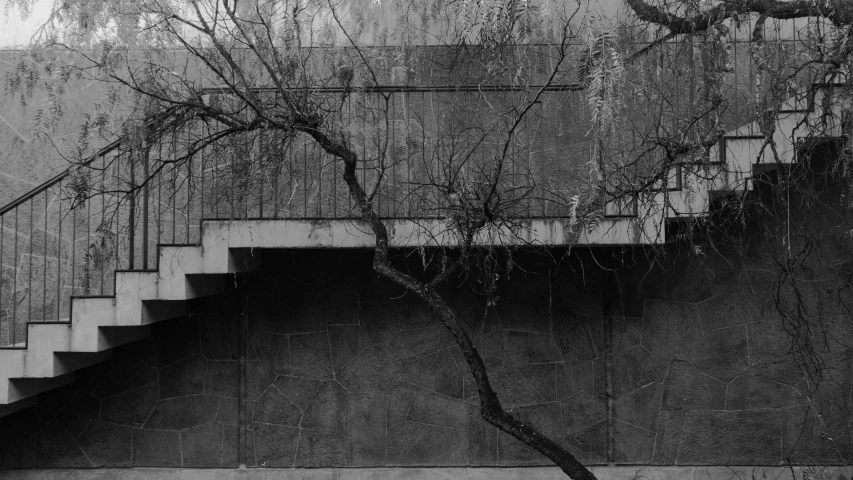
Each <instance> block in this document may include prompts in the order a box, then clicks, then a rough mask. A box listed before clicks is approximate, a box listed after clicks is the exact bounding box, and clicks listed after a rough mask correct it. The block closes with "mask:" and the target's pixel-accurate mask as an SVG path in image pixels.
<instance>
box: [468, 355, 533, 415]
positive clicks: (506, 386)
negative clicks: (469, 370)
mask: <svg viewBox="0 0 853 480" xmlns="http://www.w3.org/2000/svg"><path fill="white" fill-rule="evenodd" d="M489 380H491V383H492V388H493V389H494V390H495V392H496V393H497V395H498V397H499V398H500V400H501V402H502V403H503V405H504V407H505V408H510V407H513V406H517V405H530V404H534V403H542V397H541V396H540V395H539V393H538V392H537V391H536V388H535V387H534V386H533V385H531V383H530V382H528V381H527V379H526V378H524V376H522V375H521V373H519V372H518V370H517V369H516V368H515V367H513V365H512V364H511V363H509V362H508V361H503V362H500V363H497V364H495V365H493V366H491V367H490V368H489ZM463 381H464V382H465V383H464V385H463V388H464V389H465V400H466V401H468V402H479V396H478V394H477V388H476V385H474V380H473V378H472V377H471V375H465V376H464V377H463Z"/></svg>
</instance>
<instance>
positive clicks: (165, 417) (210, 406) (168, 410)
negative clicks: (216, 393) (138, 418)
mask: <svg viewBox="0 0 853 480" xmlns="http://www.w3.org/2000/svg"><path fill="white" fill-rule="evenodd" d="M218 411H219V397H212V396H210V395H191V396H188V397H178V398H170V399H168V400H161V401H160V403H158V404H157V407H156V408H155V409H154V412H153V413H151V416H150V417H149V418H148V421H146V422H145V427H144V428H153V429H157V430H183V429H185V428H190V427H196V426H199V425H203V424H205V423H210V422H212V421H214V420H216V413H217V412H218Z"/></svg>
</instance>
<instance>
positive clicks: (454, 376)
mask: <svg viewBox="0 0 853 480" xmlns="http://www.w3.org/2000/svg"><path fill="white" fill-rule="evenodd" d="M455 356H456V357H461V352H460V351H459V349H458V348H457V347H456V346H455V345H454V346H451V347H448V348H446V349H444V350H441V351H439V352H438V353H437V354H436V356H435V360H436V363H435V370H434V371H433V372H434V381H433V390H435V392H436V393H439V394H441V395H444V396H447V397H450V398H456V399H460V400H461V399H462V398H464V387H463V385H464V380H463V378H464V376H466V374H467V375H470V373H469V371H468V365H467V363H465V361H464V359H461V358H455Z"/></svg>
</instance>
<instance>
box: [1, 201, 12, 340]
mask: <svg viewBox="0 0 853 480" xmlns="http://www.w3.org/2000/svg"><path fill="white" fill-rule="evenodd" d="M5 238H6V217H5V216H4V215H0V331H2V330H3V322H4V321H5V322H8V321H9V315H8V314H7V315H6V316H5V317H4V316H3V312H4V310H3V259H4V258H5V257H4V254H5V253H6V250H5V248H4V247H5V245H4V243H5V242H4V240H5ZM12 323H13V324H14V322H12ZM6 330H7V331H9V327H8V326H7V327H6ZM8 343H9V344H10V345H11V344H14V343H15V341H14V339H11V340H10V341H9V342H8ZM5 346H7V345H6V344H3V345H0V347H5Z"/></svg>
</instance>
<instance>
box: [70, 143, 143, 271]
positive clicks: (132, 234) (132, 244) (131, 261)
mask: <svg viewBox="0 0 853 480" xmlns="http://www.w3.org/2000/svg"><path fill="white" fill-rule="evenodd" d="M128 160H129V163H130V207H129V208H130V212H129V216H130V218H129V222H130V223H129V224H128V233H129V235H128V250H129V252H128V253H129V257H128V262H127V268H128V269H130V270H134V267H135V266H136V262H135V258H136V255H135V251H136V175H135V173H136V169H135V168H134V163H135V162H134V161H133V150H131V154H130V157H129V159H128ZM74 211H75V213H76V212H77V210H76V209H75V210H74ZM76 230H77V229H76V228H75V231H76Z"/></svg>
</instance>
